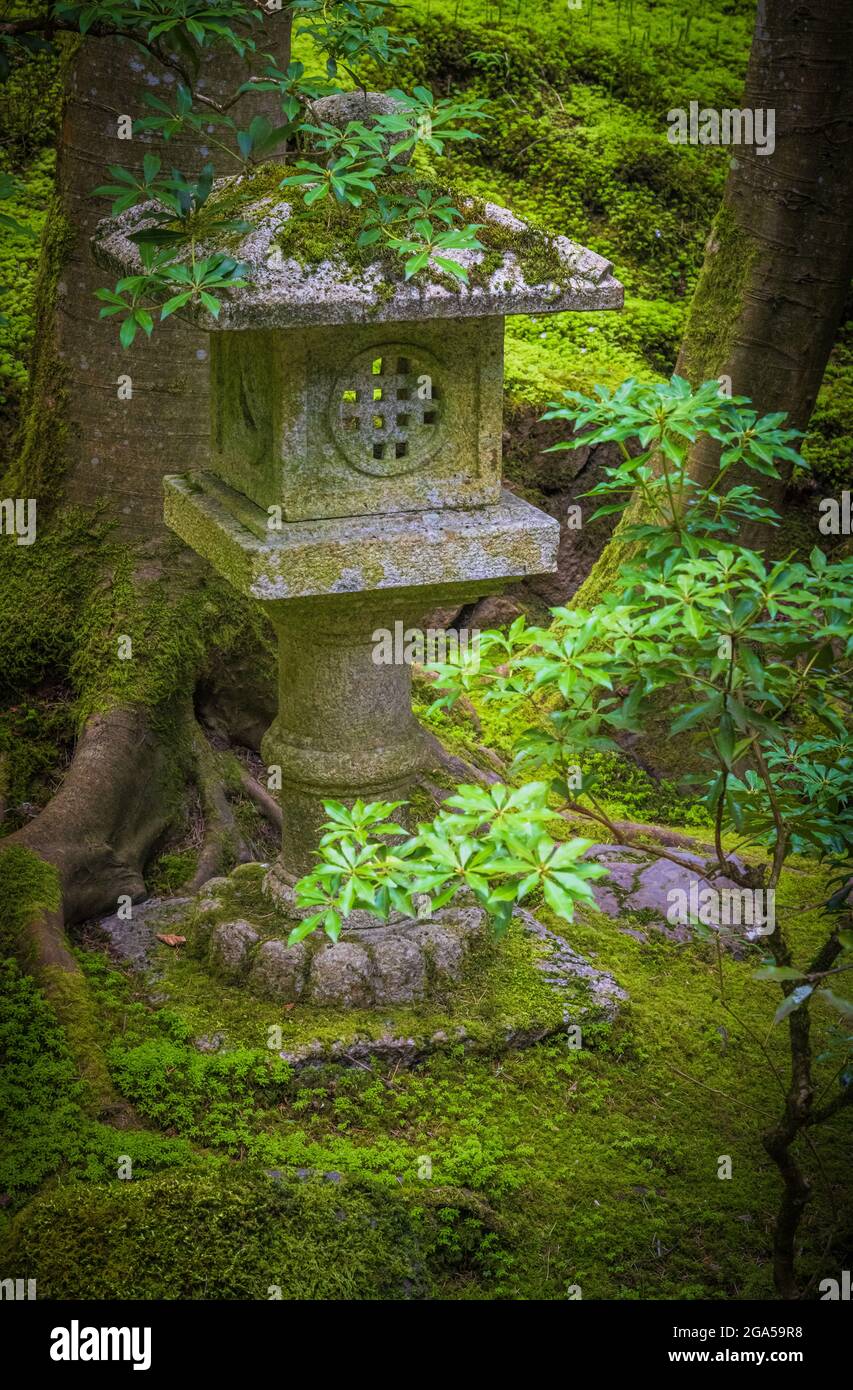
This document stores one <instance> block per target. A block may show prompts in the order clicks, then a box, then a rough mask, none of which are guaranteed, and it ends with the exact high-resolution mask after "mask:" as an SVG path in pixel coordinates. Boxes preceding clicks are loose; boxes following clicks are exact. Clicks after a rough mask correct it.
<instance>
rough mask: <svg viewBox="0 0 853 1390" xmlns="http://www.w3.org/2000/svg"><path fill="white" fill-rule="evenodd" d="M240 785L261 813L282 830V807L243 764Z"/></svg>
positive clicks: (271, 823)
mask: <svg viewBox="0 0 853 1390" xmlns="http://www.w3.org/2000/svg"><path fill="white" fill-rule="evenodd" d="M240 786H241V787H242V788H243V791H244V792H245V793H246V795H247V796H248V798H249V800H250V801H252V802H254V804H255V806H257V808H258V810H259V811H260V812H261V814H262V815H264V816H266V818H267V820H268V821H269V822H270V825H274V826H275V828H276V829H277V830H281V827H282V814H281V807H280V806H279V804H278V802H277V801H276V799H275V797H274V796H270V793H269V792H268V791H267V789H266V787H263V786H261V783H260V782H259V781H258V780H257V778H255V777H253V776H252V774H251V772H249V771H248V769H247V768H245V767H243V766H242V765H241V767H240Z"/></svg>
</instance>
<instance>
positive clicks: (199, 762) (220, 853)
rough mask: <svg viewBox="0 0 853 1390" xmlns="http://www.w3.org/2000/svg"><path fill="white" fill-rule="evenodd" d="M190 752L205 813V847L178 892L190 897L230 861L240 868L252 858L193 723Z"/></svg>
mask: <svg viewBox="0 0 853 1390" xmlns="http://www.w3.org/2000/svg"><path fill="white" fill-rule="evenodd" d="M192 749H193V760H194V765H195V778H196V783H197V785H198V789H199V793H200V795H201V804H202V808H203V810H204V844H203V845H202V850H201V854H200V855H199V857H198V864H197V866H196V871H195V873H194V874H193V875H192V877H191V878H189V879H188V880H187V881H186V883H185V884H184V885H183V888H182V889H181V891H182V892H183V893H187V894H189V895H192V894H193V893H197V892H198V890H199V889H200V888H201V887H202V885H203V884H205V883H206V882H207V880H208V879H209V878H213V877H214V875H215V874H217V873H218V872H219V870H220V869H221V868H223V867H224V864H225V862H226V860H227V859H228V858H229V857H230V858H236V860H237V862H238V863H240V864H245V863H246V861H247V860H248V859H250V858H251V855H250V854H249V851H248V849H247V847H246V842H245V841H244V839H243V837H242V835H241V834H240V831H239V829H238V826H237V822H236V820H235V819H234V812H233V811H232V810H231V807H230V806H229V804H228V797H227V796H226V794H225V783H224V781H223V778H222V775H221V773H220V771H219V768H218V766H217V761H216V754H215V753H214V751H213V749H212V748H211V746H210V744H209V743H208V741H207V739H206V738H205V736H204V734H203V733H202V730H201V728H200V727H199V725H198V724H197V723H196V722H195V721H193V726H192Z"/></svg>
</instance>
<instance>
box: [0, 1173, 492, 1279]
mask: <svg viewBox="0 0 853 1390" xmlns="http://www.w3.org/2000/svg"><path fill="white" fill-rule="evenodd" d="M496 1224H497V1223H496V1222H495V1220H494V1218H493V1217H492V1218H491V1219H490V1218H489V1215H488V1208H487V1207H486V1206H485V1204H484V1203H483V1202H478V1201H477V1199H476V1198H472V1197H471V1195H470V1194H465V1193H463V1192H454V1191H449V1192H447V1193H445V1194H438V1195H436V1193H435V1192H433V1193H432V1194H431V1197H430V1199H426V1200H425V1199H424V1198H423V1197H422V1196H421V1195H420V1194H418V1193H417V1191H416V1190H415V1191H414V1192H412V1191H410V1192H409V1193H408V1194H398V1193H396V1192H394V1191H393V1190H389V1188H388V1187H387V1186H380V1185H378V1184H376V1183H373V1184H371V1183H366V1182H359V1181H358V1180H356V1181H346V1182H345V1181H343V1180H341V1176H340V1174H338V1173H333V1174H329V1175H327V1176H322V1175H317V1176H315V1177H309V1176H307V1175H306V1176H305V1178H304V1179H303V1180H300V1179H299V1178H296V1177H294V1176H289V1175H287V1174H283V1173H280V1172H279V1173H276V1174H268V1173H264V1172H262V1171H258V1170H254V1171H252V1170H242V1169H234V1168H230V1167H225V1168H219V1169H218V1170H217V1171H215V1172H206V1171H205V1170H204V1169H203V1168H200V1169H198V1170H197V1171H192V1170H191V1171H188V1172H184V1173H180V1174H166V1175H164V1176H162V1177H157V1178H148V1179H142V1180H139V1181H133V1180H131V1181H124V1182H122V1181H119V1180H117V1181H115V1182H114V1183H111V1184H109V1185H105V1184H100V1183H98V1184H90V1185H86V1186H84V1185H82V1184H79V1183H78V1184H71V1185H69V1186H67V1187H62V1188H58V1189H53V1190H52V1191H48V1192H47V1193H45V1194H44V1196H42V1197H40V1198H38V1199H37V1200H36V1201H34V1202H33V1203H32V1204H31V1205H30V1207H28V1208H27V1209H26V1210H25V1211H24V1212H23V1213H22V1214H21V1215H20V1216H19V1217H18V1218H17V1219H16V1221H15V1223H14V1225H13V1227H12V1229H11V1231H10V1233H9V1237H8V1239H7V1241H6V1243H5V1249H4V1250H3V1266H4V1268H10V1269H12V1268H25V1269H26V1270H27V1271H28V1277H29V1278H34V1279H36V1281H37V1285H38V1296H39V1298H52V1299H63V1298H71V1299H95V1300H101V1299H112V1298H116V1299H128V1298H130V1299H159V1298H174V1299H208V1298H217V1299H278V1298H281V1299H313V1300H322V1301H326V1300H339V1299H357V1300H360V1301H361V1300H363V1301H371V1300H375V1299H407V1298H429V1297H434V1296H436V1294H437V1292H438V1291H439V1290H440V1288H441V1287H442V1286H443V1285H444V1284H445V1282H447V1281H452V1280H453V1279H455V1278H460V1277H465V1276H466V1275H468V1276H470V1275H471V1274H477V1273H482V1271H483V1267H484V1266H488V1262H489V1260H490V1258H491V1257H492V1249H493V1247H494V1246H495V1244H496V1243H497V1244H499V1241H498V1239H497V1237H496V1236H495V1234H494V1227H495V1225H496ZM489 1226H491V1227H492V1230H491V1231H489V1229H488V1228H489Z"/></svg>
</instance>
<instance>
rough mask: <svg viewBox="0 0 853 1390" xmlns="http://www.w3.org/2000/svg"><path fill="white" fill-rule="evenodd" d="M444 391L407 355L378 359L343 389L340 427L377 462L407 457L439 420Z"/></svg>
mask: <svg viewBox="0 0 853 1390" xmlns="http://www.w3.org/2000/svg"><path fill="white" fill-rule="evenodd" d="M440 410H441V406H440V391H439V388H438V387H437V386H436V384H435V382H434V381H433V379H432V376H431V375H430V374H426V373H424V372H418V371H417V370H416V369H415V368H414V367H413V364H412V361H411V359H410V358H408V357H403V356H396V355H388V356H385V357H383V356H379V357H375V358H373V360H372V361H371V363H370V366H369V370H368V371H364V372H363V373H360V374H359V375H358V377H357V378H356V380H354V381H352V382H351V384H348V385H347V386H346V387H345V388H344V389H343V390H342V391H341V398H340V418H341V428H342V429H343V431H344V432H345V434H346V435H347V436H348V438H350V439H351V440H352V443H355V436H360V437H361V440H362V443H363V445H364V449H365V453H366V454H368V455H369V456H371V457H372V458H373V459H374V460H376V461H383V460H390V459H405V458H407V457H408V456H409V454H410V452H411V450H412V449H413V447H414V445H415V444H416V443H417V445H419V446H422V445H423V444H424V443H426V442H427V439H426V438H425V437H424V436H425V435H426V436H429V435H430V434H431V433H432V432H433V431H434V430H435V427H436V426H437V424H438V422H439V419H440Z"/></svg>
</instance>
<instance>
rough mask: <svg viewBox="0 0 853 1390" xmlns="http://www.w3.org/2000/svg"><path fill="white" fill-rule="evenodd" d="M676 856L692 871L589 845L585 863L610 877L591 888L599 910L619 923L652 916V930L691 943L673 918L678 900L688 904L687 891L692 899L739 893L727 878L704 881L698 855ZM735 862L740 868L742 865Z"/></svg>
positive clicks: (689, 932)
mask: <svg viewBox="0 0 853 1390" xmlns="http://www.w3.org/2000/svg"><path fill="white" fill-rule="evenodd" d="M678 853H679V855H680V856H681V858H682V859H685V860H687V861H689V863H690V865H692V866H695V868H693V869H691V868H685V867H684V866H683V865H681V864H675V863H673V861H672V860H671V859H659V858H658V857H657V856H656V855H655V854H653V853H650V852H648V853H647V852H646V851H644V850H638V849H635V848H633V846H629V845H593V846H592V847H591V848H590V849H588V850H587V852H586V855H585V856H584V857H585V858H586V859H595V860H597V862H598V863H600V864H603V865H604V866H605V868H606V869H607V872H608V877H607V878H602V879H599V880H598V881H596V882H595V883H593V884H592V891H593V894H594V895H595V901H596V904H597V906H598V908H599V910H600V911H601V912H606V913H607V915H608V916H610V917H619V916H621V915H622V914H623V913H625V912H641V911H648V912H653V913H654V914H655V916H656V919H657V920H655V921H654V922H653V923H651V925H652V926H654V927H655V928H657V929H658V930H659V931H662V932H663V933H664V934H665V935H666V936H668V937H669V938H670V939H671V940H673V941H690V940H692V939H693V929H692V928H691V926H690V925H689V923H688V922H687V921H683V920H682V921H679V920H678V917H677V915H676V914H677V911H678V907H679V903H680V902H681V901H682V900H683V901H686V902H688V903H689V901H690V893H691V886H693V888H694V893H695V892H697V891H702V890H704V889H708V888H712V889H716V890H717V891H718V892H719V891H720V890H723V891H726V890H733V891H734V892H735V893H736V894H737V893H739V892H740V891H741V890H740V889H738V886H737V884H735V883H734V882H733V881H732V880H731V879H729V878H715V879H714V880H713V881H712V880H711V879H709V878H707V877H706V875H705V872H704V870H705V867H706V862H705V860H704V859H701V858H700V857H699V855H698V854H692V853H691V852H690V851H689V850H684V849H680V850H679V851H678ZM736 862H737V863H738V864H740V862H741V861H739V860H738V861H736ZM682 895H684V897H683V899H682ZM668 914H670V915H668ZM670 916H672V919H673V920H670ZM749 934H750V933H749V927H748V926H747V927H746V928H745V930H744V931H743V935H744V937H745V938H748V937H749ZM734 944H735V945H736V944H737V943H734Z"/></svg>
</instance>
